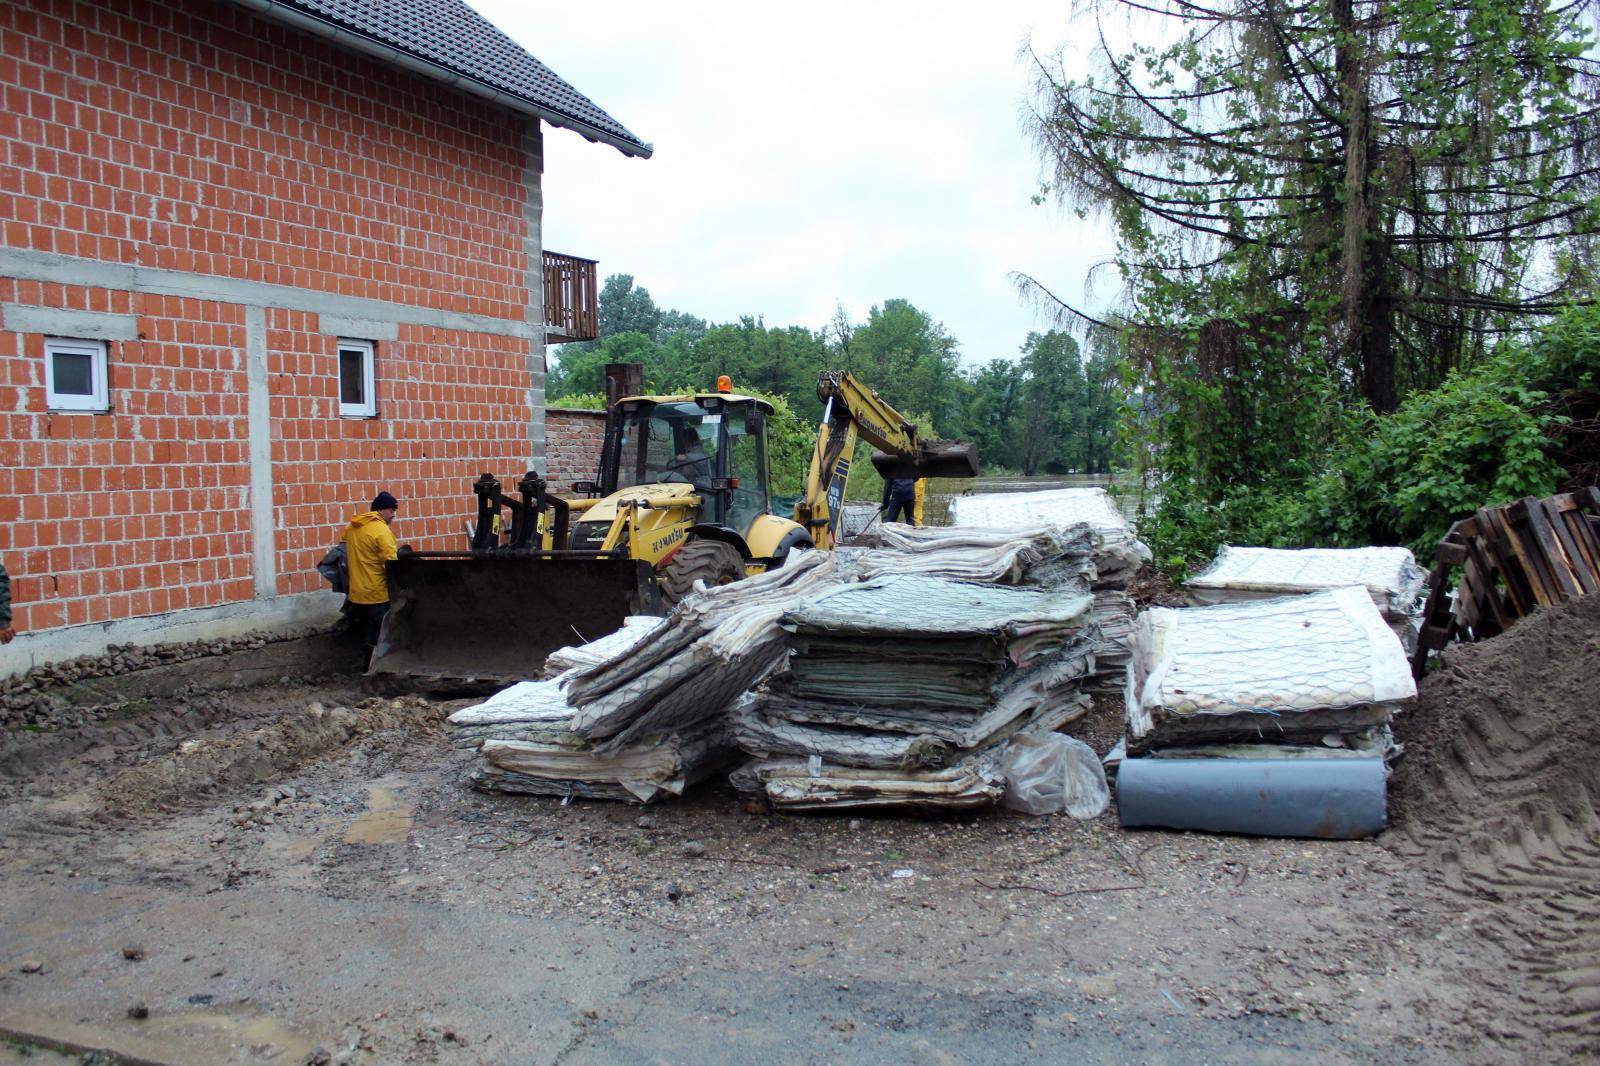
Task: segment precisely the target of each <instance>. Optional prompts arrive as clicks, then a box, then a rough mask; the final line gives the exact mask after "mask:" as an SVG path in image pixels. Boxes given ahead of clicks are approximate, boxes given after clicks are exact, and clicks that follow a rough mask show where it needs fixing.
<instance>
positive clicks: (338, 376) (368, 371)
mask: <svg viewBox="0 0 1600 1066" xmlns="http://www.w3.org/2000/svg"><path fill="white" fill-rule="evenodd" d="M351 351H354V352H360V353H361V371H362V373H361V395H362V399H363V402H362V403H345V402H344V375H343V367H342V366H339V367H336V368H335V373H334V388H335V389H336V390H337V395H338V397H339V417H340V418H376V417H377V416H378V396H377V390H376V388H375V386H376V385H377V377H378V375H377V369H376V364H377V361H378V359H377V345H376V344H374V343H373V342H372V341H362V340H355V339H354V338H351V337H340V338H339V346H338V359H339V360H340V362H341V363H342V362H343V360H344V353H345V352H351Z"/></svg>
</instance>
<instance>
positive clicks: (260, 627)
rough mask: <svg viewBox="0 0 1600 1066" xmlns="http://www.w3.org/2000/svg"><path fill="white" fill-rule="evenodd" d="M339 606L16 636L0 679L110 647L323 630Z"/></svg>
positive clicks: (323, 598)
mask: <svg viewBox="0 0 1600 1066" xmlns="http://www.w3.org/2000/svg"><path fill="white" fill-rule="evenodd" d="M339 602H340V598H339V596H337V595H336V594H334V593H332V592H329V591H326V590H322V591H318V592H303V593H300V594H298V595H295V596H278V597H275V598H273V599H270V600H249V601H246V602H243V603H228V604H223V605H222V606H219V607H194V608H190V609H188V610H184V611H172V612H170V613H168V614H160V615H151V616H149V617H146V618H125V619H121V620H119V621H115V622H98V623H95V624H93V625H86V626H68V627H66V628H64V629H46V630H44V631H43V632H39V633H26V632H24V633H18V634H17V639H16V640H13V641H12V642H11V643H10V644H7V645H5V646H4V647H0V678H5V677H11V676H13V675H16V674H21V673H25V672H26V671H28V670H31V669H33V668H34V667H36V666H45V665H47V664H49V663H57V662H62V661H63V660H66V659H75V658H77V657H78V656H80V655H103V654H104V653H105V651H106V649H107V648H109V647H110V646H111V645H113V644H133V645H136V646H138V647H151V646H153V645H156V644H183V643H187V642H188V641H191V640H225V639H227V638H229V637H237V636H243V635H244V634H246V633H255V632H265V633H286V632H288V631H290V630H293V629H299V628H301V627H303V626H314V625H326V624H328V623H330V622H332V621H333V620H334V619H335V618H337V617H338V615H339Z"/></svg>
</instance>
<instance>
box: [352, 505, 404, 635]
mask: <svg viewBox="0 0 1600 1066" xmlns="http://www.w3.org/2000/svg"><path fill="white" fill-rule="evenodd" d="M399 507H400V505H399V504H398V503H397V502H396V501H395V498H394V497H393V496H391V495H389V494H388V493H387V492H380V493H378V495H377V496H376V497H374V498H373V501H372V508H371V510H367V511H363V512H361V513H360V514H358V515H356V516H355V517H354V518H352V519H350V525H349V526H348V527H346V528H345V531H344V536H343V537H342V538H340V539H341V540H343V541H344V546H345V552H346V555H347V558H348V565H349V569H350V592H349V596H350V604H351V606H352V607H354V608H355V610H356V611H357V612H358V613H359V615H360V618H361V632H362V637H363V639H364V640H365V642H366V645H367V661H368V662H369V663H370V662H371V661H372V649H374V648H376V647H377V646H378V634H379V632H381V631H382V629H383V616H384V615H386V614H388V613H389V575H388V572H387V571H386V569H385V564H387V563H388V561H389V560H390V559H394V558H397V557H398V556H399V554H400V545H399V544H398V542H396V541H395V539H394V532H393V530H391V529H390V526H392V525H393V524H394V516H395V512H396V511H398V510H399Z"/></svg>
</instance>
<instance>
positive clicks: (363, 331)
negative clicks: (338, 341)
mask: <svg viewBox="0 0 1600 1066" xmlns="http://www.w3.org/2000/svg"><path fill="white" fill-rule="evenodd" d="M318 321H319V322H320V328H321V330H322V332H323V333H326V334H328V335H329V336H331V337H344V338H346V339H347V340H356V341H397V340H399V339H400V323H398V322H393V321H391V322H381V321H379V320H378V319H375V318H341V317H339V316H338V315H320V316H318Z"/></svg>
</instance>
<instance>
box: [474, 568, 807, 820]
mask: <svg viewBox="0 0 1600 1066" xmlns="http://www.w3.org/2000/svg"><path fill="white" fill-rule="evenodd" d="M837 569H838V563H837V561H836V560H835V559H833V558H832V557H831V556H830V555H828V554H826V553H822V552H811V553H805V554H803V555H797V556H795V557H793V558H792V559H791V560H790V561H789V562H788V564H787V565H785V566H784V567H782V568H781V569H778V570H774V571H770V572H768V573H765V574H761V575H759V576H757V577H751V578H747V579H745V580H743V581H739V582H735V583H733V584H731V585H723V586H718V587H715V588H709V589H705V590H703V591H700V592H697V593H695V594H694V595H692V596H690V597H688V598H687V599H685V600H684V601H683V602H682V603H680V604H678V606H677V607H676V608H674V610H673V612H672V613H671V614H670V615H669V616H668V617H667V618H666V619H665V620H663V621H660V622H659V623H656V624H651V623H649V622H645V621H639V622H635V623H632V624H630V625H625V626H624V627H623V628H622V629H621V630H619V631H618V632H617V633H614V634H612V635H611V636H609V637H606V638H603V639H602V640H600V641H596V642H594V644H591V645H586V646H583V647H580V648H570V649H563V650H562V651H560V652H557V653H556V654H555V655H553V656H552V658H555V659H556V660H557V661H558V662H572V663H573V664H574V666H573V668H572V669H569V670H568V671H567V672H565V673H564V674H562V675H561V676H560V677H558V678H554V679H551V680H547V681H530V682H523V683H521V684H519V685H513V686H512V687H511V688H508V689H506V690H504V691H503V692H500V693H497V694H495V695H494V696H492V697H491V698H490V699H488V700H487V701H485V702H484V703H481V704H478V705H476V706H473V707H469V708H466V709H463V710H460V711H457V712H456V713H455V714H453V715H451V716H450V721H451V723H452V725H454V726H455V741H456V743H457V744H459V745H462V746H467V747H472V748H475V749H476V750H477V751H478V752H479V753H480V754H481V755H482V756H483V758H482V762H481V764H480V765H479V767H478V768H477V769H476V770H475V771H474V774H473V778H472V780H473V783H474V784H475V785H476V786H478V787H480V788H486V789H496V790H500V791H509V792H530V793H535V794H540V795H558V796H586V797H597V798H607V799H625V800H633V801H638V802H650V801H652V800H655V799H659V798H661V797H663V796H664V795H677V794H680V793H681V792H682V791H683V789H684V788H685V787H687V786H688V785H690V784H693V783H694V782H695V781H698V780H701V779H703V778H705V777H708V776H710V775H712V774H714V773H717V772H719V771H721V770H724V769H726V768H727V767H728V766H729V765H730V764H731V763H732V762H733V761H735V756H736V753H737V749H736V747H735V746H734V744H733V740H732V735H731V733H730V731H729V721H728V715H727V708H728V706H729V704H731V703H732V702H733V701H734V700H735V699H736V698H737V697H738V696H739V695H740V694H741V693H743V692H744V691H745V690H746V689H748V688H750V687H751V686H752V685H754V684H756V683H757V682H758V681H760V680H761V679H762V678H763V677H765V676H766V675H767V674H768V673H769V672H771V671H772V670H773V669H775V668H776V667H777V666H779V665H780V664H781V663H782V661H783V658H784V656H785V654H786V648H785V634H784V633H783V631H782V630H781V629H779V628H778V620H779V618H780V617H781V616H782V614H783V612H784V611H785V610H786V609H788V608H789V607H791V606H793V605H794V604H796V603H798V602H799V601H800V600H801V599H802V598H803V597H804V596H805V595H807V594H808V593H810V592H813V591H816V590H817V589H820V588H824V587H827V586H828V585H829V584H831V583H833V582H836V581H837V580H838V577H837V573H836V572H837ZM602 655H603V656H604V657H603V658H601V657H600V656H602Z"/></svg>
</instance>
